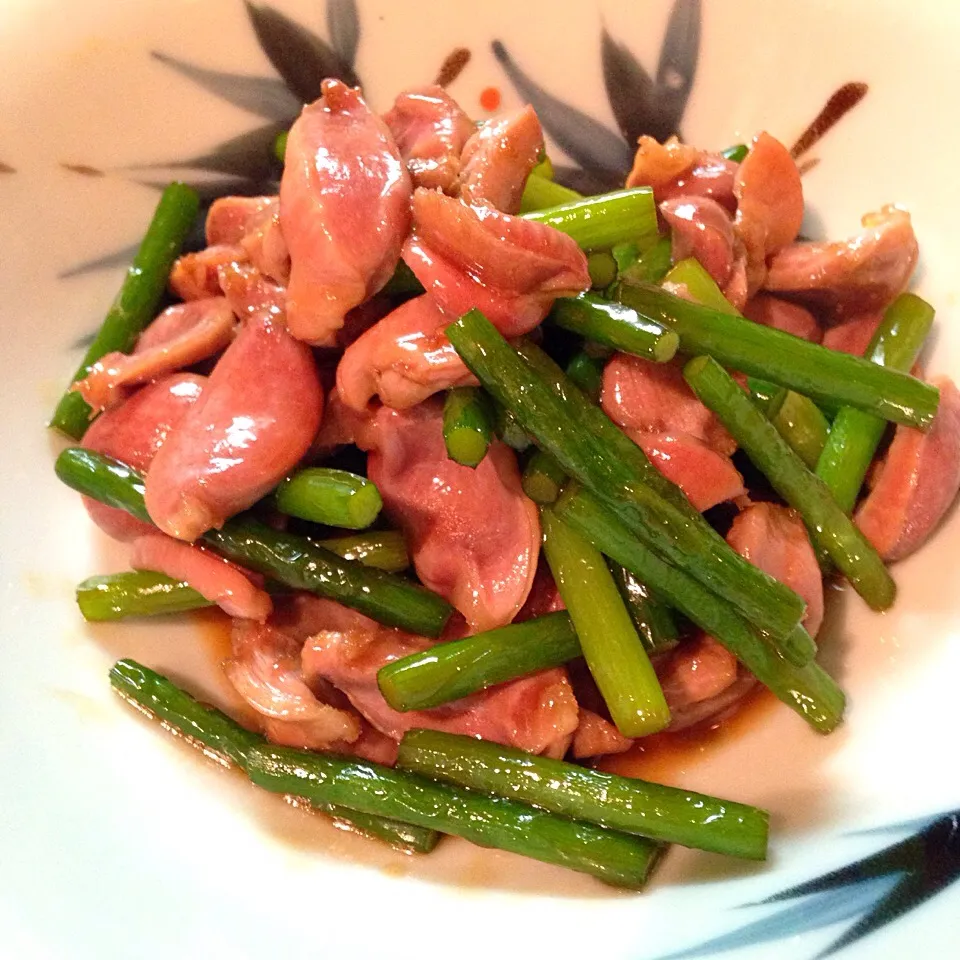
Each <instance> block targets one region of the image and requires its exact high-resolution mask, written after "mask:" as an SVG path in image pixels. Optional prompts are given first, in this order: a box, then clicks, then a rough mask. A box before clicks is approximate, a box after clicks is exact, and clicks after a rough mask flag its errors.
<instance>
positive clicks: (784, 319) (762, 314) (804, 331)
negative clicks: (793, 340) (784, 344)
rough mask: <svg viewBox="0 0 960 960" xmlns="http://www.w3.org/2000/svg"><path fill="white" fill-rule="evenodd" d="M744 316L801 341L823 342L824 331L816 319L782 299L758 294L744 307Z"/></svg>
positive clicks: (803, 308) (799, 307) (797, 305)
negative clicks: (789, 334)
mask: <svg viewBox="0 0 960 960" xmlns="http://www.w3.org/2000/svg"><path fill="white" fill-rule="evenodd" d="M743 315H744V316H745V317H746V318H747V319H748V320H753V322H754V323H762V324H763V325H764V326H765V327H772V328H773V329H774V330H782V331H783V332H784V333H792V334H793V336H795V337H800V339H801V340H809V341H810V342H811V343H820V341H821V340H823V330H822V329H821V328H820V324H819V323H817V319H816V317H814V315H813V314H812V313H811V312H810V311H809V310H807V309H806V307H801V306H800V304H799V303H791V302H790V301H789V300H781V299H780V297H771V296H770V295H769V294H767V293H758V294H757V295H756V296H755V297H751V298H750V301H749V302H748V303H747V304H746V306H744V308H743Z"/></svg>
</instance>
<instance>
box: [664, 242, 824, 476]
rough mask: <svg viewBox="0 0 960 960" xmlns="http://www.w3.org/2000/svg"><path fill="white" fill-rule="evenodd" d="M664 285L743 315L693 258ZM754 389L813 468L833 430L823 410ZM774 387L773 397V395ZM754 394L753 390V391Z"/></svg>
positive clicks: (781, 392) (791, 395)
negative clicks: (673, 284)
mask: <svg viewBox="0 0 960 960" xmlns="http://www.w3.org/2000/svg"><path fill="white" fill-rule="evenodd" d="M664 282H671V283H676V284H683V285H684V286H685V287H686V288H687V292H688V293H689V294H690V296H691V297H692V298H693V299H694V300H696V301H697V303H700V304H703V306H705V307H710V308H711V309H713V310H719V311H720V312H721V313H726V314H730V315H731V316H735V317H739V316H741V314H740V313H739V312H738V311H737V309H736V308H735V307H734V306H733V304H732V303H730V301H729V300H727V298H726V297H725V296H724V295H723V291H721V289H720V288H719V287H718V286H717V284H716V281H715V280H714V279H713V277H711V276H710V274H709V273H707V271H706V270H705V269H704V268H703V266H702V265H701V264H700V263H699V261H697V260H694V259H693V258H688V259H686V260H681V261H680V262H679V263H678V264H677V265H676V266H675V267H674V268H673V269H672V270H671V271H670V272H669V273H668V274H667V275H666V277H664ZM751 382H752V383H753V384H754V386H760V385H762V387H761V388H762V389H764V394H763V395H764V398H765V399H766V403H765V404H764V405H763V409H764V412H765V413H766V414H767V416H768V417H769V418H770V420H771V422H772V423H773V425H774V426H775V427H776V428H777V430H778V431H779V432H780V436H781V437H783V439H784V440H786V441H787V443H789V444H790V446H791V447H793V449H794V450H796V451H797V453H798V454H799V455H800V459H801V460H803V462H804V463H806V464H807V466H810V467H812V466H813V465H814V464H815V463H816V462H817V458H818V457H819V456H820V451H821V450H822V449H823V445H824V443H825V442H826V439H827V434H828V433H829V431H830V426H829V424H828V423H827V419H826V417H825V416H824V415H823V414H822V413H821V412H820V408H819V407H818V406H817V405H816V404H815V403H814V402H813V401H812V400H811V399H810V398H809V397H805V396H803V394H800V393H797V392H796V391H795V390H787V389H786V388H784V387H776V386H773V385H769V384H765V383H764V382H763V381H757V380H756V379H753V378H751ZM770 387H772V390H773V393H771V392H770V389H769V388H770ZM751 394H753V390H752V389H751Z"/></svg>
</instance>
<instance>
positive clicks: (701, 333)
mask: <svg viewBox="0 0 960 960" xmlns="http://www.w3.org/2000/svg"><path fill="white" fill-rule="evenodd" d="M616 299H618V300H619V301H620V302H621V303H623V304H625V305H626V306H628V307H631V308H632V309H634V310H636V311H637V313H639V314H640V315H641V316H643V317H646V318H647V319H648V320H652V321H654V322H655V323H659V324H661V325H662V326H665V327H671V328H672V329H673V330H675V331H676V332H677V334H678V335H679V337H680V352H681V353H685V354H687V355H689V356H696V355H698V354H705V355H707V356H710V357H712V358H713V359H714V360H716V361H717V362H718V363H720V364H722V365H723V366H724V367H728V368H729V369H731V370H739V371H741V372H742V373H746V374H748V375H750V376H755V377H761V378H763V379H765V380H770V381H772V382H773V383H779V384H781V385H782V386H785V387H790V388H791V389H792V390H796V391H797V392H798V393H802V394H804V395H805V396H808V397H810V399H811V400H814V401H816V402H817V403H818V404H819V403H821V402H824V403H827V404H831V403H837V402H839V403H842V404H846V405H848V406H852V407H857V408H858V409H861V410H865V411H866V412H867V413H873V414H875V415H876V416H879V417H882V418H883V419H885V420H892V421H894V422H896V423H904V424H906V425H907V426H912V427H920V428H921V429H922V428H926V427H928V426H929V425H930V424H931V422H932V421H933V418H934V416H936V412H937V405H938V403H939V392H938V391H937V389H936V387H932V386H931V385H930V384H928V383H924V382H923V381H922V380H917V379H916V378H914V377H910V376H908V375H907V374H905V373H900V372H899V371H896V370H889V369H887V368H885V367H880V366H878V365H877V364H874V363H871V362H870V361H869V360H864V359H863V358H862V357H853V356H850V355H848V354H844V353H838V352H837V351H835V350H828V349H827V348H826V347H822V346H820V345H819V344H816V343H808V342H807V341H806V340H801V339H800V338H799V337H794V336H791V335H790V334H789V333H783V332H782V331H780V330H774V329H772V328H771V327H764V326H762V325H761V324H759V323H753V322H752V321H750V320H744V319H742V318H740V317H734V316H728V315H726V314H724V313H722V312H720V311H718V310H711V309H709V308H708V307H703V306H700V305H699V304H696V303H691V302H689V301H687V300H683V299H681V298H680V297H675V296H673V295H672V294H669V293H667V292H666V291H664V290H661V289H659V288H657V287H648V286H634V285H632V284H627V283H619V284H617V290H616Z"/></svg>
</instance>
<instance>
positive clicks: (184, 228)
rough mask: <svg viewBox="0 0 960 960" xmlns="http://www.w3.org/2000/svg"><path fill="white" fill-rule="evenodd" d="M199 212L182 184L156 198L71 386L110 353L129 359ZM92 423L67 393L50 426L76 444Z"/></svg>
mask: <svg viewBox="0 0 960 960" xmlns="http://www.w3.org/2000/svg"><path fill="white" fill-rule="evenodd" d="M199 209H200V198H199V197H198V196H197V194H196V192H195V191H194V190H191V189H190V187H188V186H185V185H184V184H182V183H171V184H170V186H169V187H167V188H166V190H164V191H163V193H162V194H161V195H160V200H159V202H158V203H157V207H156V210H154V213H153V218H152V219H151V221H150V225H149V226H148V227H147V232H146V234H144V237H143V240H142V241H141V243H140V249H139V250H138V251H137V253H136V256H134V258H133V263H132V264H131V265H130V267H129V269H128V270H127V275H126V277H125V278H124V280H123V284H122V285H121V287H120V292H119V293H118V294H117V296H116V299H115V300H114V301H113V305H112V306H111V307H110V310H109V312H108V313H107V315H106V317H105V318H104V321H103V324H102V325H101V327H100V330H99V332H98V333H97V335H96V337H95V338H94V341H93V343H91V344H90V346H89V347H88V348H87V352H86V353H85V354H84V357H83V362H82V363H81V364H80V366H79V368H78V369H77V372H76V373H75V374H74V375H73V380H72V381H71V382H72V383H76V382H77V381H78V380H82V379H83V378H84V377H86V376H87V374H88V373H89V372H90V368H91V367H92V366H93V365H94V364H95V363H96V362H97V361H98V360H99V359H100V358H101V357H103V356H104V355H105V354H107V353H112V352H114V351H119V352H120V353H129V352H130V351H131V350H132V349H133V346H134V344H135V343H136V340H137V337H138V336H139V334H140V332H141V331H142V330H143V329H144V328H145V327H146V326H147V324H149V323H150V321H151V320H153V318H154V317H155V316H156V313H157V307H158V306H159V304H160V299H161V297H162V296H163V294H164V291H165V290H166V289H167V278H168V277H169V276H170V268H171V267H172V266H173V261H174V260H176V258H177V257H178V256H179V255H180V251H181V249H182V248H183V243H184V241H185V240H186V238H187V235H188V234H189V233H190V230H191V228H192V227H193V224H194V221H195V220H196V219H197V212H198V210H199ZM92 418H93V410H91V408H90V407H89V405H88V404H87V402H86V401H85V400H84V399H83V397H82V396H80V394H79V393H77V392H76V391H75V390H72V389H68V390H67V392H66V393H65V394H64V395H63V396H62V397H61V398H60V402H59V403H58V404H57V409H56V410H55V411H54V413H53V417H52V419H51V420H50V426H52V427H56V428H57V429H58V430H60V431H61V432H62V433H65V434H66V435H67V436H68V437H72V438H73V439H74V440H79V439H81V438H82V437H83V435H84V433H85V432H86V430H87V427H88V426H89V425H90V421H91V419H92Z"/></svg>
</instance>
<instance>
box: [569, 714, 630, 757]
mask: <svg viewBox="0 0 960 960" xmlns="http://www.w3.org/2000/svg"><path fill="white" fill-rule="evenodd" d="M632 746H633V741H632V740H630V739H629V738H628V737H625V736H624V735H623V734H622V733H621V732H620V731H619V730H618V729H617V728H616V727H615V726H614V725H613V724H612V723H611V722H610V721H609V720H605V719H604V718H603V717H601V716H600V715H599V714H598V713H594V712H593V711H592V710H586V709H585V708H583V707H581V708H580V722H579V723H578V724H577V729H576V730H575V731H574V734H573V742H572V743H571V744H570V753H571V754H572V756H573V757H574V759H577V760H581V759H584V758H586V757H603V756H609V755H610V754H611V753H623V752H624V751H625V750H629V749H630V747H632Z"/></svg>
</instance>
